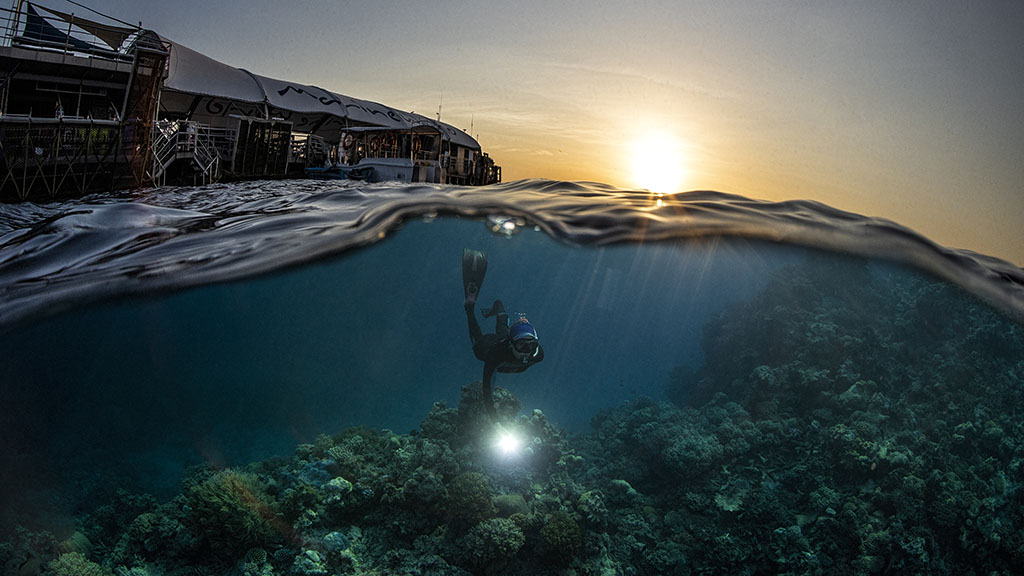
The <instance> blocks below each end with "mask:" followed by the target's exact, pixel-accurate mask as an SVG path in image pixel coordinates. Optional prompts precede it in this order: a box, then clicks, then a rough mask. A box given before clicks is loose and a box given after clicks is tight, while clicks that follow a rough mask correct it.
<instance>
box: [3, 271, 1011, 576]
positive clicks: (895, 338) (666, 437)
mask: <svg viewBox="0 0 1024 576" xmlns="http://www.w3.org/2000/svg"><path fill="white" fill-rule="evenodd" d="M703 350H704V359H703V363H702V364H701V365H699V366H691V367H680V368H679V369H677V370H676V371H675V372H674V373H673V374H672V375H671V377H670V378H669V384H668V388H667V390H668V398H669V400H671V401H658V400H655V399H644V398H638V399H636V400H634V401H632V402H629V403H627V404H625V405H622V406H619V407H616V408H614V409H612V410H608V411H606V412H603V413H601V414H598V415H597V416H596V417H595V418H594V420H593V427H592V430H590V431H589V432H586V433H582V434H573V435H569V434H566V433H564V432H562V431H561V430H559V429H558V427H557V426H556V425H555V423H552V422H549V421H548V419H547V418H546V416H545V415H544V414H543V413H542V412H541V411H538V410H534V411H529V410H527V411H526V412H527V413H526V414H525V415H519V416H514V415H516V414H517V413H518V412H519V411H520V410H519V408H520V407H519V404H518V401H517V400H516V398H515V397H514V396H512V395H511V393H509V392H508V391H507V390H497V391H496V394H495V397H496V401H497V403H498V411H499V413H500V414H503V415H505V417H506V419H507V420H506V425H505V426H506V428H507V429H508V430H510V431H514V432H516V433H517V434H519V435H520V436H521V438H522V439H523V440H524V449H523V450H522V452H521V453H519V454H517V455H508V454H502V453H500V452H498V451H496V450H495V449H494V446H493V443H494V438H493V432H494V427H493V425H492V424H491V423H490V422H489V421H488V419H487V418H486V416H485V413H484V411H483V410H482V406H481V404H480V397H479V389H478V387H476V386H466V387H465V388H464V389H463V394H462V399H461V401H460V404H459V406H458V407H455V408H450V407H448V406H446V405H444V404H442V403H438V404H436V405H434V406H433V408H432V409H431V410H430V411H429V413H428V414H427V415H426V417H425V419H424V420H423V422H422V424H421V426H420V427H419V429H418V430H416V431H415V432H414V433H410V434H395V433H393V432H390V431H387V430H384V431H381V430H374V429H369V428H352V429H348V430H345V431H343V432H341V433H339V434H336V435H330V436H328V435H323V436H321V437H319V438H317V439H316V440H315V441H314V442H312V443H309V444H302V445H300V446H298V448H297V449H296V450H295V452H294V454H293V455H292V456H291V457H289V458H283V459H278V460H270V461H265V462H258V463H254V464H252V465H250V466H248V467H246V468H245V469H225V470H219V471H211V470H205V469H200V470H196V471H194V472H193V473H192V474H190V475H189V477H188V478H187V479H186V481H185V483H184V487H183V489H182V491H181V493H180V494H179V495H178V496H176V497H174V498H172V499H170V500H168V501H166V502H163V503H158V502H156V501H155V500H153V499H151V498H145V497H141V496H130V495H122V496H121V500H119V501H118V502H115V503H111V504H110V505H109V506H108V507H105V508H104V509H103V510H97V511H94V512H91V513H88V514H86V515H84V516H83V517H82V519H81V527H80V530H81V531H82V533H83V538H84V537H87V541H89V542H91V543H92V546H91V547H89V548H88V549H84V548H83V549H81V550H74V551H70V550H64V551H63V552H62V551H61V548H60V545H59V544H58V543H57V542H56V541H55V540H53V539H47V538H45V537H43V536H40V535H39V534H29V533H22V534H20V535H19V536H18V538H16V539H14V540H12V541H11V542H9V543H7V544H6V545H5V546H4V547H3V548H0V561H3V562H4V563H5V566H6V567H8V570H9V571H10V568H9V567H12V566H13V567H16V568H17V567H19V566H29V567H30V568H31V567H35V572H25V573H43V574H60V573H63V572H61V571H65V572H66V570H67V569H69V568H68V567H69V566H82V567H84V568H83V569H87V570H91V571H93V572H95V573H97V574H100V573H113V574H118V575H130V576H144V575H178V574H242V575H261V576H270V575H327V574H367V575H368V574H410V575H411V574H432V575H433V574H438V575H469V574H513V575H516V574H521V575H525V574H540V575H544V574H575V575H585V574H594V575H598V574H600V575H606V574H623V575H627V574H628V575H633V574H636V575H647V574H710V573H745V574H777V573H788V574H881V573H901V574H903V573H907V574H1013V573H1016V571H1017V570H1019V566H1021V565H1024V536H1022V534H1024V512H1022V510H1024V507H1022V506H1021V504H1022V498H1024V496H1022V494H1024V493H1022V490H1021V485H1022V482H1024V469H1022V462H1024V429H1022V426H1021V424H1020V423H1019V421H1018V420H1019V419H1018V417H1017V414H1018V413H1019V411H1020V409H1021V407H1022V400H1024V397H1022V393H1024V389H1022V378H1024V353H1022V350H1024V331H1022V329H1021V327H1020V326H1019V325H1017V324H1014V323H1012V322H1010V321H1008V320H1006V319H1005V318H1002V317H1001V316H999V315H998V314H996V313H994V312H992V311H990V310H989V309H987V308H985V307H984V306H981V305H979V304H977V303H976V302H974V301H972V300H971V299H970V298H969V297H967V296H965V295H964V294H962V293H961V292H959V291H958V290H956V289H954V288H951V287H950V286H948V285H945V284H942V283H938V282H935V281H932V280H928V279H925V278H921V277H918V276H912V275H908V274H906V273H905V272H903V271H901V270H897V269H889V268H886V267H881V266H871V265H867V264H865V263H861V262H857V261H854V262H852V263H849V262H848V263H843V265H842V266H838V265H836V264H833V263H831V262H817V261H815V260H813V259H812V260H811V261H809V262H808V263H806V264H802V265H799V266H792V267H790V268H786V269H783V270H781V271H780V272H779V273H778V274H776V275H775V276H774V277H773V278H772V279H771V280H770V281H769V282H768V285H767V287H766V289H765V290H764V291H763V292H762V293H761V294H759V295H758V296H757V297H756V298H754V299H753V300H752V301H750V302H747V303H741V304H737V305H735V306H733V307H731V308H729V309H727V310H725V311H724V312H723V313H722V314H720V315H718V316H717V317H715V318H714V319H713V320H711V321H710V322H708V323H707V325H706V326H705V328H704V333H703ZM72 553H73V555H72ZM30 555H34V557H35V558H38V559H39V560H38V561H36V562H35V563H34V564H31V563H30V561H29V559H28V558H29V556H30ZM14 573H18V572H14Z"/></svg>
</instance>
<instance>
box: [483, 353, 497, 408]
mask: <svg viewBox="0 0 1024 576" xmlns="http://www.w3.org/2000/svg"><path fill="white" fill-rule="evenodd" d="M494 366H495V365H494V364H493V363H491V362H486V363H484V379H483V384H482V386H483V400H484V407H485V408H487V415H488V416H490V417H491V422H497V421H498V412H497V411H496V410H495V409H494V398H493V397H492V396H491V378H493V377H494Z"/></svg>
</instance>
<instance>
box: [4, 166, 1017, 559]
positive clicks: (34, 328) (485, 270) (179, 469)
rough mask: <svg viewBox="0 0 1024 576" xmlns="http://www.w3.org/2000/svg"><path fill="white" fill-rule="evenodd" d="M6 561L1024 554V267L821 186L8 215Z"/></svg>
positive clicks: (317, 198)
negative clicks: (769, 191) (796, 196)
mask: <svg viewBox="0 0 1024 576" xmlns="http://www.w3.org/2000/svg"><path fill="white" fill-rule="evenodd" d="M0 358H2V361H0V398H2V407H0V573H2V574H9V575H18V576H22V575H46V576H69V575H86V576H113V575H116V576H184V575H190V576H192V575H231V576H272V575H276V576H286V575H295V576H300V575H317V576H319V575H349V574H351V575H409V576H412V575H422V576H427V575H444V576H449V575H450V576H469V575H491V574H511V575H573V576H584V575H601V576H606V575H607V576H612V575H655V574H681V575H686V574H830V575H831V574H840V575H843V574H851V575H853V574H858V575H859V574H977V575H982V574H984V575H994V574H1004V575H1009V574H1019V573H1021V568H1020V567H1021V566H1024V507H1022V504H1024V425H1022V423H1021V415H1024V270H1022V269H1020V268H1018V267H1016V266H1014V265H1012V264H1009V263H1006V262H1003V261H1000V260H996V259H993V258H989V257H986V256H984V255H981V254H976V253H972V252H968V251H963V250H953V249H948V248H944V247H941V246H938V245H935V244H934V243H932V242H930V241H929V240H927V239H926V238H923V237H921V236H919V235H917V234H915V233H914V232H913V231H911V230H908V229H906V228H903V227H901V226H899V225H898V224H896V223H892V222H889V221H885V220H881V219H876V218H868V217H864V216H859V215H855V214H850V213H846V212H842V211H839V210H836V209H833V208H830V207H828V206H824V205H822V204H817V203H814V202H787V203H772V202H761V201H756V200H750V199H747V198H743V197H739V196H732V195H728V194H721V193H717V192H692V193H685V194H678V195H665V196H662V195H654V194H649V193H646V192H632V191H627V190H620V189H616V188H611V187H607V186H604V185H600V184H589V183H568V182H555V181H547V180H527V181H520V182H515V183H509V184H501V185H496V186H490V187H483V188H461V187H452V186H417V185H396V184H394V183H391V184H376V185H366V184H360V183H355V182H349V183H338V182H312V181H265V182H248V183H235V184H215V185H210V186H204V187H195V188H158V189H152V190H144V191H141V192H133V193H128V192H120V193H110V194H105V195H98V196H90V197H87V198H84V199H81V200H74V201H65V202H55V203H53V204H29V203H23V204H11V205H5V206H2V207H0Z"/></svg>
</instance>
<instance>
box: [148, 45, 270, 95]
mask: <svg viewBox="0 0 1024 576" xmlns="http://www.w3.org/2000/svg"><path fill="white" fill-rule="evenodd" d="M163 40H164V41H166V42H168V43H169V44H170V45H171V56H170V61H169V63H168V66H167V79H166V80H164V89H165V90H175V91H177V92H185V93H188V94H195V95H197V96H216V97H219V98H226V99H228V100H239V101H241V102H250V103H252V102H263V101H264V100H265V97H264V96H263V89H262V88H261V87H260V85H259V84H257V82H256V80H255V79H254V78H253V77H252V76H251V75H250V74H249V73H248V72H246V71H245V70H241V69H238V68H234V67H231V66H228V65H227V64H222V63H221V62H218V61H216V60H214V59H213V58H210V57H209V56H204V55H203V54H200V53H199V52H196V51H195V50H192V49H191V48H187V47H185V46H182V45H181V44H178V43H177V42H172V41H170V40H167V39H166V38H163Z"/></svg>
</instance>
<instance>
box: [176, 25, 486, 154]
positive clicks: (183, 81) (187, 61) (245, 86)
mask: <svg viewBox="0 0 1024 576" xmlns="http://www.w3.org/2000/svg"><path fill="white" fill-rule="evenodd" d="M164 41H165V42H167V43H168V44H170V46H171V55H170V64H169V70H168V75H167V79H166V80H165V81H164V90H165V91H172V92H179V93H184V94H190V95H193V96H200V97H209V98H219V99H224V100H228V101H231V102H238V103H246V104H250V105H251V104H264V105H265V106H266V109H267V111H268V114H269V115H270V116H271V117H281V118H284V119H285V120H288V121H290V122H292V124H293V126H294V129H295V130H297V131H300V132H307V133H315V134H318V135H321V136H323V137H325V138H328V139H334V138H336V137H337V136H338V134H339V133H340V132H342V131H344V130H345V129H346V128H347V127H355V126H374V127H380V128H387V129H391V130H412V129H414V128H416V127H422V126H429V127H432V128H433V129H435V130H437V131H438V132H440V133H441V134H442V136H443V137H444V138H445V139H446V140H449V141H451V142H453V143H455V144H458V145H459V146H463V147H466V148H472V149H476V150H479V149H480V144H479V143H478V142H477V141H476V139H474V138H473V137H471V136H470V135H469V134H466V133H465V132H464V131H462V130H459V129H457V128H455V127H454V126H450V125H448V124H445V123H444V122H438V121H436V120H431V119H430V118H427V117H425V116H421V115H419V114H411V113H409V112H403V111H401V110H397V109H395V108H391V107H390V106H385V105H383V104H379V103H377V102H372V101H369V100H360V99H358V98H352V97H350V96H344V95H342V94H338V93H336V92H331V91H328V90H325V89H323V88H320V87H318V86H310V85H306V84H298V83H296V82H289V81H286V80H278V79H275V78H268V77H266V76H260V75H258V74H253V73H251V72H248V71H246V70H243V69H241V68H234V67H232V66H228V65H227V64H224V63H221V62H218V61H217V60H214V59H213V58H210V57H208V56H205V55H203V54H200V53H199V52H196V51H195V50H192V49H190V48H188V47H185V46H182V45H181V44H178V43H176V42H173V41H170V40H167V39H166V38H164Z"/></svg>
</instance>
